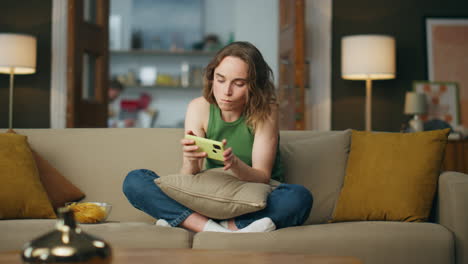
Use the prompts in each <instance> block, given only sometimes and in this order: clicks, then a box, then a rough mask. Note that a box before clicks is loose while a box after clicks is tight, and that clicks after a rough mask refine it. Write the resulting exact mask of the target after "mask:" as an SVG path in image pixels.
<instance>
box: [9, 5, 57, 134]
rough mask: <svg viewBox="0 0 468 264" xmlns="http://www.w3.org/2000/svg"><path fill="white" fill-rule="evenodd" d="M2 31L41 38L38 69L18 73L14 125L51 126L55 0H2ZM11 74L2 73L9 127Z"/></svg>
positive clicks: (15, 85)
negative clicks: (26, 73) (52, 14)
mask: <svg viewBox="0 0 468 264" xmlns="http://www.w3.org/2000/svg"><path fill="white" fill-rule="evenodd" d="M1 10H2V14H1V15H0V32H2V33H7V32H8V33H24V34H30V35H33V36H35V37H36V38H37V63H36V67H37V68H36V73H35V74H32V75H16V76H15V83H14V105H13V127H15V128H48V127H49V126H50V117H49V114H50V106H49V102H50V66H51V59H50V58H51V32H52V31H51V13H52V0H15V1H2V8H1ZM8 97H9V76H8V75H4V74H0V127H8Z"/></svg>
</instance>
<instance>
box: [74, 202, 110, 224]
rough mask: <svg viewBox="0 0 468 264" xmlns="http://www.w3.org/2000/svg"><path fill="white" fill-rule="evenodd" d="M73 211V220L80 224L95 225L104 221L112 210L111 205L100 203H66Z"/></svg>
mask: <svg viewBox="0 0 468 264" xmlns="http://www.w3.org/2000/svg"><path fill="white" fill-rule="evenodd" d="M65 206H66V207H68V208H70V209H71V210H72V211H73V214H74V216H75V220H76V221H77V222H78V223H80V224H97V223H102V222H104V221H106V219H107V217H109V214H110V212H111V210H112V205H110V204H108V203H101V202H79V203H66V204H65Z"/></svg>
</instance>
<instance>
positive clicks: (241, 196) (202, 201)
mask: <svg viewBox="0 0 468 264" xmlns="http://www.w3.org/2000/svg"><path fill="white" fill-rule="evenodd" d="M155 183H156V184H157V185H158V186H159V187H160V188H161V190H162V191H163V192H164V193H165V194H167V195H168V196H169V197H171V198H172V199H174V200H176V201H177V202H179V203H181V204H182V205H184V206H186V207H188V208H190V209H192V210H194V211H195V212H198V213H200V214H202V215H205V216H207V217H210V218H214V219H230V218H233V217H236V216H239V215H243V214H246V213H251V212H255V211H258V210H261V209H263V208H265V206H266V201H267V197H268V195H269V194H270V192H271V190H272V188H271V187H270V185H268V184H263V183H253V182H245V181H241V180H239V179H238V178H236V177H235V176H234V175H233V174H232V173H231V172H229V171H224V170H223V169H222V168H219V169H210V170H205V171H202V172H200V173H198V174H196V175H184V174H173V175H168V176H162V177H160V178H158V179H156V180H155Z"/></svg>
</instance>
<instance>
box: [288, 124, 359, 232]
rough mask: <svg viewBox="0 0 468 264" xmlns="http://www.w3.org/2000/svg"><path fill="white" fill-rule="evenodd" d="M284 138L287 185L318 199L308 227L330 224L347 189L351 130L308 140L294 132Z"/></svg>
mask: <svg viewBox="0 0 468 264" xmlns="http://www.w3.org/2000/svg"><path fill="white" fill-rule="evenodd" d="M282 138H285V139H286V140H283V141H281V143H282V144H281V157H282V159H283V162H284V167H285V178H286V183H293V184H300V185H303V186H304V187H306V188H307V189H308V190H309V191H310V192H311V193H312V196H313V197H314V202H313V206H312V210H311V212H310V215H309V218H308V219H307V220H306V222H305V223H304V224H321V223H327V222H328V221H329V220H330V219H331V218H332V215H333V210H334V208H335V204H336V202H337V200H338V197H339V195H340V190H341V187H342V185H343V179H344V175H345V171H346V162H347V160H348V153H349V148H350V138H351V130H345V131H336V132H335V131H333V132H325V133H323V132H314V131H311V132H310V135H308V137H299V136H297V135H296V134H295V133H294V131H292V132H289V133H283V134H282ZM299 157H300V158H299Z"/></svg>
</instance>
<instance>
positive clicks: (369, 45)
mask: <svg viewBox="0 0 468 264" xmlns="http://www.w3.org/2000/svg"><path fill="white" fill-rule="evenodd" d="M341 76H342V77H343V79H349V80H367V79H370V80H385V79H393V78H395V39H394V38H393V37H390V36H385V35H353V36H346V37H343V38H342V39H341Z"/></svg>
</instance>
